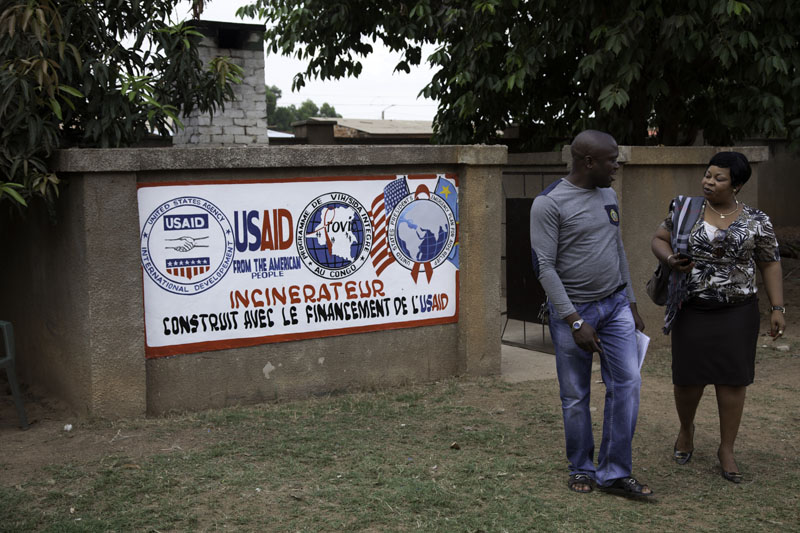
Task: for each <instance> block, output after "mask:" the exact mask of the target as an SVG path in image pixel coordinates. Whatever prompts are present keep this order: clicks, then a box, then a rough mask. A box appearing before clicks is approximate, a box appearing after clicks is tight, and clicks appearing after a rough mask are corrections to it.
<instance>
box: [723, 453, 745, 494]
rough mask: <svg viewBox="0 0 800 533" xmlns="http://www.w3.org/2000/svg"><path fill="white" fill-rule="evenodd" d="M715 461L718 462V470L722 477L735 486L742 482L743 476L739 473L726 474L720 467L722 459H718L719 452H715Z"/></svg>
mask: <svg viewBox="0 0 800 533" xmlns="http://www.w3.org/2000/svg"><path fill="white" fill-rule="evenodd" d="M717 460H718V461H719V469H720V471H721V472H722V477H724V478H725V479H727V480H728V481H730V482H731V483H736V484H737V485H738V484H739V483H741V482H742V478H743V476H742V474H741V473H740V472H728V471H727V470H725V469H724V468H723V467H722V459H720V458H719V450H717Z"/></svg>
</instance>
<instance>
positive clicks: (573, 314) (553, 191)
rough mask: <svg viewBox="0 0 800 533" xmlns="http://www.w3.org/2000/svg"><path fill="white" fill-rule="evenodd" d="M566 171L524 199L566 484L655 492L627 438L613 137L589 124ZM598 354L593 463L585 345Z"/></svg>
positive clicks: (622, 273) (632, 334) (632, 359)
mask: <svg viewBox="0 0 800 533" xmlns="http://www.w3.org/2000/svg"><path fill="white" fill-rule="evenodd" d="M571 154H572V170H571V171H570V173H569V174H568V175H567V176H566V177H564V178H562V179H560V180H558V181H557V182H555V183H553V184H552V185H550V186H549V187H547V189H545V190H544V191H543V192H542V193H541V194H540V195H539V196H537V197H536V199H535V200H534V201H533V206H532V207H531V221H530V222H531V249H532V253H533V266H534V270H535V271H536V275H537V277H538V278H539V281H540V282H541V284H542V287H544V290H545V292H546V293H547V297H548V301H549V303H548V305H549V308H550V336H551V337H552V339H553V344H554V345H555V349H556V369H557V371H558V382H559V388H560V394H561V407H562V411H563V415H564V433H565V435H566V446H567V458H568V460H569V463H570V477H569V482H568V486H569V488H570V489H571V490H573V491H575V492H579V493H588V492H591V491H592V489H593V485H594V484H595V483H596V484H597V486H598V488H600V490H605V491H607V492H612V493H616V494H621V495H625V496H651V495H652V494H653V491H652V490H650V488H649V487H648V486H647V485H644V484H641V483H639V482H638V481H637V480H636V479H635V478H633V477H632V475H631V468H632V458H631V441H632V439H633V432H634V429H635V427H636V417H637V415H638V411H639V389H640V386H641V376H640V374H639V364H638V356H637V346H636V329H639V330H643V329H644V322H643V321H642V319H641V317H640V316H639V313H638V311H637V309H636V300H635V298H634V294H633V290H632V287H631V280H630V274H629V272H628V262H627V259H626V257H625V251H624V250H623V248H622V237H621V235H620V232H619V208H618V207H617V195H616V193H615V192H614V191H613V190H612V189H611V183H612V182H613V181H614V177H613V176H614V174H615V173H616V171H617V169H618V168H619V163H618V162H617V157H618V156H619V148H618V147H617V143H616V141H615V140H614V138H613V137H612V136H611V135H609V134H607V133H603V132H600V131H594V130H587V131H584V132H582V133H580V134H578V136H577V137H575V140H574V141H573V142H572V146H571ZM595 352H597V353H599V354H600V365H601V374H602V377H603V382H604V383H605V386H606V402H605V412H604V419H603V438H602V442H601V443H600V451H599V454H598V464H597V467H596V468H595V464H594V438H593V436H592V421H591V414H590V411H589V392H590V387H591V373H592V354H593V353H595Z"/></svg>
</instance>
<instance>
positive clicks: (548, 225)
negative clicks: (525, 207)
mask: <svg viewBox="0 0 800 533" xmlns="http://www.w3.org/2000/svg"><path fill="white" fill-rule="evenodd" d="M530 223H531V250H532V252H533V268H534V270H535V271H536V276H537V277H538V278H539V282H540V283H541V284H542V287H543V288H544V290H545V292H546V293H547V296H548V298H549V299H550V302H551V303H552V304H553V306H554V307H555V310H556V314H557V315H558V318H565V317H566V316H568V315H570V314H572V313H574V312H575V307H574V305H573V304H574V303H587V302H593V301H596V300H600V299H602V298H605V297H606V296H608V295H610V294H612V293H613V292H614V291H616V290H617V289H618V288H619V287H620V286H621V285H623V284H627V288H626V290H627V295H628V299H629V300H630V301H631V302H635V301H636V300H635V297H634V294H633V289H632V288H631V279H630V273H629V271H628V260H627V258H626V257H625V250H624V249H623V247H622V236H621V235H620V231H619V208H618V207H617V194H616V193H615V192H614V190H613V189H611V188H594V189H583V188H581V187H578V186H576V185H573V184H572V183H570V182H569V181H567V180H566V179H563V178H562V179H560V180H558V181H556V182H555V183H553V184H552V185H550V186H549V187H547V189H545V190H544V191H542V193H541V194H540V195H539V196H537V197H536V198H535V199H534V201H533V206H531V218H530Z"/></svg>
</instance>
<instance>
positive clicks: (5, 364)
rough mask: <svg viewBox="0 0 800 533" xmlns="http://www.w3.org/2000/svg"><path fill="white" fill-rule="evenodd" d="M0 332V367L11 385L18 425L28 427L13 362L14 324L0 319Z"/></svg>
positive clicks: (23, 427)
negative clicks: (1, 349) (1, 346)
mask: <svg viewBox="0 0 800 533" xmlns="http://www.w3.org/2000/svg"><path fill="white" fill-rule="evenodd" d="M0 332H2V334H3V344H4V345H5V352H4V355H3V357H2V358H0V368H5V369H6V375H7V376H8V384H9V385H10V386H11V395H12V396H14V404H15V405H16V406H17V414H18V415H19V424H20V427H21V428H22V429H28V418H27V417H26V416H25V406H24V405H22V394H20V392H19V384H18V383H17V371H16V367H15V364H14V355H15V348H14V326H12V325H11V322H6V321H5V320H0Z"/></svg>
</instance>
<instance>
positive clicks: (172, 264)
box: [167, 257, 211, 279]
mask: <svg viewBox="0 0 800 533" xmlns="http://www.w3.org/2000/svg"><path fill="white" fill-rule="evenodd" d="M210 269H211V259H210V258H208V257H195V258H194V259H167V272H169V273H170V274H171V275H173V276H178V277H181V278H187V279H192V278H193V277H195V276H199V275H200V274H205V273H206V272H208V271H209V270H210Z"/></svg>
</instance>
